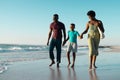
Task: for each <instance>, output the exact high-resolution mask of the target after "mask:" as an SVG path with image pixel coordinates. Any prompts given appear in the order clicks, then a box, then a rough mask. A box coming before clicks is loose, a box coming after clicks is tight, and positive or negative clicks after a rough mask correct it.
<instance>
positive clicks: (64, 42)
mask: <svg viewBox="0 0 120 80" xmlns="http://www.w3.org/2000/svg"><path fill="white" fill-rule="evenodd" d="M68 40H69V36H68V37H67V39H66V40H64V41H63V44H62V45H63V46H64V45H65V44H66V42H67V41H68Z"/></svg>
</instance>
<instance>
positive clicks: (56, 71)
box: [49, 68, 98, 80]
mask: <svg viewBox="0 0 120 80" xmlns="http://www.w3.org/2000/svg"><path fill="white" fill-rule="evenodd" d="M77 73H78V74H76V69H74V68H66V69H64V70H63V69H61V68H50V77H49V80H83V79H89V80H98V77H97V73H96V70H95V69H94V70H91V71H88V72H86V74H85V75H84V76H83V75H81V77H80V74H79V71H78V70H77ZM88 73H89V75H87V74H88ZM80 78H83V79H80Z"/></svg>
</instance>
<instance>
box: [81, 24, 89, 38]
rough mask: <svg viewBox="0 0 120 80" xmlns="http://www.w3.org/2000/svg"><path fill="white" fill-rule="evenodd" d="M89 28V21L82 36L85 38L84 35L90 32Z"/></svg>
mask: <svg viewBox="0 0 120 80" xmlns="http://www.w3.org/2000/svg"><path fill="white" fill-rule="evenodd" d="M88 29H89V23H87V25H86V29H85V31H84V32H83V33H82V34H81V38H83V35H84V34H86V33H87V32H88Z"/></svg>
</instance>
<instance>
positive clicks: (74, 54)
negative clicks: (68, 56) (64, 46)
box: [71, 52, 76, 68]
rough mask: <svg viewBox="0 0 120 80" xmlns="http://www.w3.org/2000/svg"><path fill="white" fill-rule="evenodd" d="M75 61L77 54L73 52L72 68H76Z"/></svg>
mask: <svg viewBox="0 0 120 80" xmlns="http://www.w3.org/2000/svg"><path fill="white" fill-rule="evenodd" d="M75 59H76V53H75V52H73V63H72V66H71V67H72V68H73V67H74V64H75Z"/></svg>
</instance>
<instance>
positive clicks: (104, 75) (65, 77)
mask: <svg viewBox="0 0 120 80" xmlns="http://www.w3.org/2000/svg"><path fill="white" fill-rule="evenodd" d="M114 53H116V52H101V54H100V55H99V56H98V59H97V66H98V68H97V69H93V70H92V71H89V70H88V66H89V63H88V55H81V56H77V58H76V64H75V67H74V68H68V67H67V59H66V57H64V58H62V63H61V64H60V68H57V67H56V64H55V65H53V66H52V67H49V66H48V65H49V63H50V60H49V59H41V60H38V61H25V62H14V63H11V64H10V65H8V70H6V71H4V72H3V73H1V74H0V80H119V79H120V75H119V74H120V54H119V53H117V54H114Z"/></svg>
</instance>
